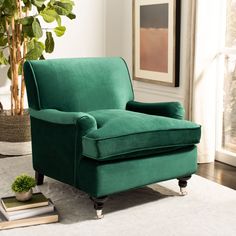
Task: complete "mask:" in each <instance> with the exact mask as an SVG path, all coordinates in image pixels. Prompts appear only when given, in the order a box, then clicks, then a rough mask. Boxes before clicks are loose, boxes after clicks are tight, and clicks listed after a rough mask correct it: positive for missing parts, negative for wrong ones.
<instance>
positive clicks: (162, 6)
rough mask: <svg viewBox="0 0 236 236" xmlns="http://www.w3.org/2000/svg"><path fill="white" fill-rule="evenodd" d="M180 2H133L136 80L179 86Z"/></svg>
mask: <svg viewBox="0 0 236 236" xmlns="http://www.w3.org/2000/svg"><path fill="white" fill-rule="evenodd" d="M179 56H180V0H133V74H134V79H135V80H141V81H145V82H151V83H159V84H163V85H167V86H173V87H178V86H179V61H180V59H179Z"/></svg>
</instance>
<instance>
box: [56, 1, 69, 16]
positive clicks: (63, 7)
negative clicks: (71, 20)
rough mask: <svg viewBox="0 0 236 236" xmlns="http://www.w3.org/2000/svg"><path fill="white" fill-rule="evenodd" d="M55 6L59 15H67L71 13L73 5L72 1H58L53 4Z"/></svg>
mask: <svg viewBox="0 0 236 236" xmlns="http://www.w3.org/2000/svg"><path fill="white" fill-rule="evenodd" d="M53 8H54V9H55V10H56V12H57V13H58V14H59V15H65V16H66V15H68V14H70V13H71V11H72V9H73V6H72V4H71V3H63V2H59V1H56V2H55V3H54V5H53Z"/></svg>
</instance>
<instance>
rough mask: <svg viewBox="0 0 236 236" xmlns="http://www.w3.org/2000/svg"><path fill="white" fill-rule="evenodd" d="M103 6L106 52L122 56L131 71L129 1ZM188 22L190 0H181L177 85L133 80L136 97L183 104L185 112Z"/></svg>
mask: <svg viewBox="0 0 236 236" xmlns="http://www.w3.org/2000/svg"><path fill="white" fill-rule="evenodd" d="M106 6H107V7H106V23H107V24H106V41H107V43H106V55H108V56H122V57H124V58H125V59H126V61H127V62H128V65H129V69H130V71H132V0H107V3H106ZM190 24H191V1H189V0H182V12H181V50H180V54H181V59H180V87H178V88H173V87H167V86H161V85H156V84H151V83H144V82H140V81H133V84H134V91H135V97H136V100H139V101H148V102H159V101H176V100H177V101H180V102H181V103H183V104H184V106H185V109H186V113H188V107H189V73H190V71H189V67H188V65H189V57H190V50H189V42H190V38H191V37H190V36H191V35H190V32H191V30H190V28H191V25H190Z"/></svg>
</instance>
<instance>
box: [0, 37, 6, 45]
mask: <svg viewBox="0 0 236 236" xmlns="http://www.w3.org/2000/svg"><path fill="white" fill-rule="evenodd" d="M6 45H7V37H6V36H4V35H2V34H0V46H1V47H4V46H6Z"/></svg>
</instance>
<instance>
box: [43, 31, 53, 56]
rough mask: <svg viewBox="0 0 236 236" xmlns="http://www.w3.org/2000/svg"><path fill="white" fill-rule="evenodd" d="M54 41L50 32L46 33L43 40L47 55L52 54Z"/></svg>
mask: <svg viewBox="0 0 236 236" xmlns="http://www.w3.org/2000/svg"><path fill="white" fill-rule="evenodd" d="M54 45H55V43H54V39H53V37H52V32H46V40H45V51H46V52H48V53H52V52H53V50H54Z"/></svg>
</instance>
